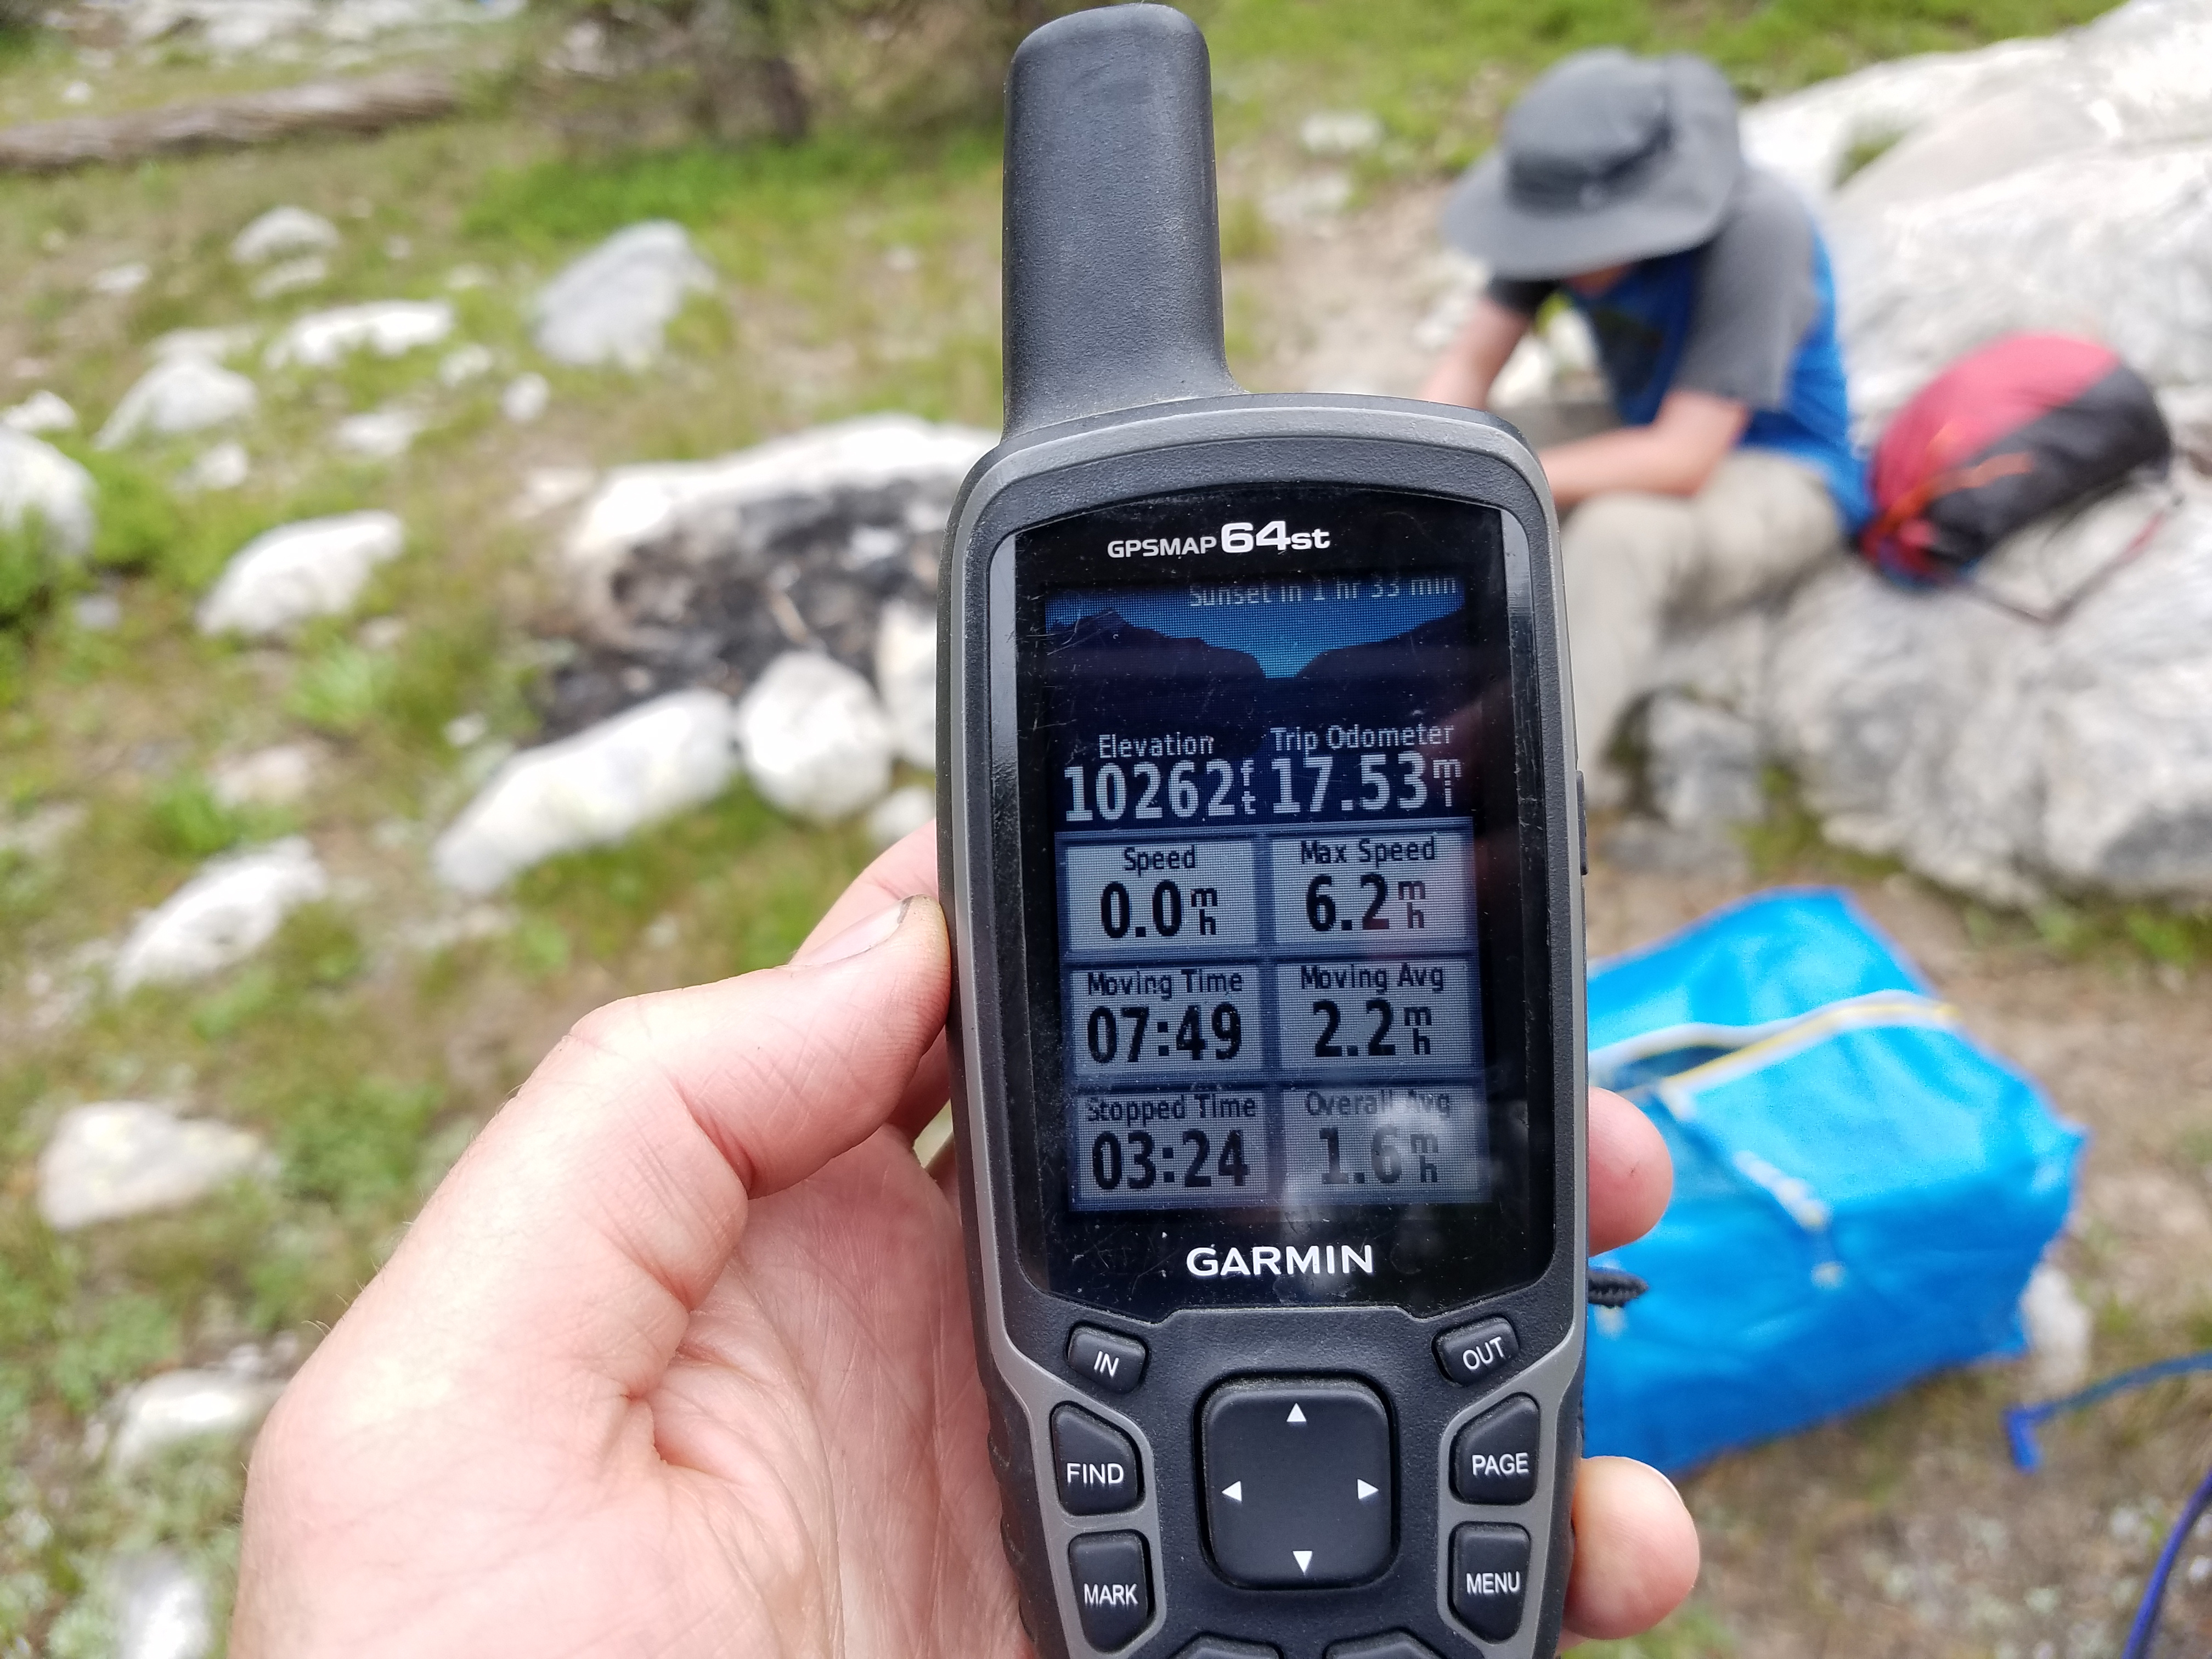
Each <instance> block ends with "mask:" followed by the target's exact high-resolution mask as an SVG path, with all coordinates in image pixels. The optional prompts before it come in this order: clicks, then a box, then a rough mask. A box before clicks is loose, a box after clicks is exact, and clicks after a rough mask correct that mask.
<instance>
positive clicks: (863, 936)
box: [791, 898, 914, 968]
mask: <svg viewBox="0 0 2212 1659" xmlns="http://www.w3.org/2000/svg"><path fill="white" fill-rule="evenodd" d="M913 905H914V901H913V900H912V899H910V898H906V899H901V900H900V901H899V902H897V903H896V904H894V905H892V906H891V907H890V908H889V909H888V910H878V911H877V912H876V914H875V915H872V916H864V917H862V918H861V919H860V921H856V922H854V924H853V925H852V926H851V927H848V928H847V929H846V930H845V931H844V932H843V933H836V934H832V935H831V936H830V937H829V938H828V939H824V940H823V941H822V943H821V944H819V945H816V946H814V947H813V948H812V949H811V950H807V951H800V952H799V954H798V955H797V956H795V957H793V958H792V959H791V965H792V966H793V967H794V968H819V967H820V966H822V965H823V963H829V962H843V961H845V960H846V959H847V958H848V957H857V956H859V955H860V952H861V951H872V950H874V949H875V948H876V946H877V945H881V944H882V943H883V942H884V940H885V939H889V938H890V936H891V935H892V934H893V933H896V932H898V930H899V923H901V922H902V921H905V920H906V913H907V911H908V909H910V908H913Z"/></svg>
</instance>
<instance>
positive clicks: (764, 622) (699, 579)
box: [552, 415, 993, 730]
mask: <svg viewBox="0 0 2212 1659" xmlns="http://www.w3.org/2000/svg"><path fill="white" fill-rule="evenodd" d="M992 442H993V439H992V437H991V435H990V434H988V433H985V432H980V431H976V430H974V429H972V428H965V427H946V426H933V425H931V424H929V423H927V422H923V421H919V420H916V419H915V418H913V417H912V416H903V415H877V416H866V417H865V418H863V419H860V420H854V421H847V422H842V423H840V424H837V425H834V426H826V427H821V428H816V429H815V430H813V431H810V432H803V433H799V434H797V435H794V436H792V437H787V438H779V439H776V440H775V441H771V442H769V443H764V444H762V445H760V446H758V447H756V448H753V449H748V450H744V451H742V452H740V453H737V454H734V455H729V456H726V457H724V458H722V459H720V460H713V461H699V462H684V463H676V464H669V465H651V466H630V467H622V468H618V469H617V470H616V471H613V472H611V473H610V474H609V475H608V476H607V477H606V478H605V480H603V481H602V482H601V483H600V485H599V489H597V490H596V491H595V492H594V493H593V494H592V496H591V498H590V500H589V501H587V502H586V504H585V506H584V507H583V509H582V511H581V512H580V513H579V514H578V515H577V518H576V521H575V524H574V528H573V530H572V531H571V532H570V534H569V536H568V541H567V544H566V545H565V546H564V547H563V548H562V552H561V556H562V563H563V566H564V574H565V576H566V580H567V586H568V589H569V592H570V595H571V604H572V608H573V610H574V612H575V613H576V615H577V617H579V619H580V627H581V630H582V634H583V640H584V644H585V646H586V650H585V651H584V653H582V654H581V655H580V657H579V658H578V659H577V660H576V661H574V663H572V664H570V665H568V666H567V667H565V668H563V669H562V671H560V672H559V673H558V674H557V675H556V678H555V681H554V688H553V699H552V723H553V726H554V727H555V729H556V730H561V729H574V728H575V727H577V726H582V725H584V724H586V723H588V722H590V721H592V720H601V719H604V718H605V717H606V716H607V715H608V714H611V713H613V712H615V711H616V710H617V709H619V708H623V707H625V706H626V705H628V704H629V703H632V702H637V701H639V700H640V699H641V698H643V697H646V696H653V695H654V694H655V693H657V692H659V691H664V690H669V689H671V687H675V686H682V685H707V686H711V687H713V688H714V689H715V690H720V691H722V692H724V693H726V694H727V695H731V696H736V695H739V694H741V693H743V692H744V690H745V689H746V687H748V686H749V685H750V684H752V683H753V681H754V680H755V679H756V678H757V677H758V676H759V675H760V673H761V672H762V671H763V670H764V669H765V668H766V667H767V666H768V665H769V663H770V662H771V661H773V660H774V659H775V658H776V657H778V656H780V655H781V654H782V653H784V652H787V651H789V650H792V649H793V648H800V649H810V650H818V651H823V652H826V653H828V654H829V655H830V656H832V657H834V658H836V659H837V660H838V661H840V662H842V663H843V664H844V665H846V666H847V667H848V668H852V669H854V670H856V671H860V672H862V673H866V672H870V671H872V670H873V669H874V667H875V665H876V647H877V641H878V624H879V621H880V617H881V614H882V611H883V609H884V605H887V604H889V603H891V602H894V601H896V602H899V603H903V604H907V605H912V606H914V607H915V608H916V609H918V610H931V609H933V607H934V605H935V604H936V588H937V561H938V556H939V550H940V549H941V547H942V545H943V542H944V538H945V518H946V515H947V514H948V513H950V511H951V505H952V500H953V497H954V496H955V495H957V493H958V490H959V488H960V483H961V480H962V479H963V477H965V476H966V475H967V472H968V471H969V468H970V467H972V466H973V465H975V462H976V460H977V459H979V458H980V457H981V455H982V454H983V453H984V452H985V451H986V450H987V449H988V448H989V447H991V444H992Z"/></svg>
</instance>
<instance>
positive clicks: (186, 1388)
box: [107, 1370, 283, 1474]
mask: <svg viewBox="0 0 2212 1659" xmlns="http://www.w3.org/2000/svg"><path fill="white" fill-rule="evenodd" d="M281 1393H283V1385H282V1384H281V1383H275V1382H271V1381H270V1380H269V1379H268V1378H266V1377H261V1376H251V1375H241V1374H240V1373H239V1372H237V1371H233V1370H183V1371H165V1372H163V1373H162V1374H161V1376H153V1377H149V1378H147V1380H146V1381H145V1382H143V1383H139V1384H138V1385H137V1387H136V1388H134V1389H130V1390H129V1391H128V1392H127V1393H125V1395H124V1396H123V1398H122V1399H121V1401H118V1407H117V1413H116V1415H117V1421H116V1425H115V1429H114V1432H113V1433H112V1435H111V1436H110V1437H109V1439H108V1442H107V1466H108V1468H111V1469H113V1470H115V1471H116V1472H118V1474H120V1473H122V1472H124V1471H126V1470H128V1469H131V1468H134V1467H136V1466H137V1465H138V1464H140V1463H143V1462H145V1461H146V1459H147V1458H149V1457H150V1456H153V1455H155V1454H156V1453H159V1452H161V1451H165V1450H167V1449H168V1448H169V1447H171V1446H179V1445H185V1444H188V1443H191V1442H193V1441H209V1440H213V1441H228V1442H236V1441H239V1440H241V1439H243V1438H245V1437H246V1436H247V1435H248V1434H251V1433H252V1431H253V1430H254V1429H255V1428H256V1427H258V1425H259V1424H260V1422H261V1419H263V1418H264V1417H266V1416H267V1415H268V1414H269V1408H270V1407H271V1406H273V1405H275V1404H276V1396H277V1395H279V1394H281Z"/></svg>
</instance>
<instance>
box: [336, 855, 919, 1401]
mask: <svg viewBox="0 0 2212 1659" xmlns="http://www.w3.org/2000/svg"><path fill="white" fill-rule="evenodd" d="M950 980H951V962H950V957H949V954H948V951H947V947H946V939H945V918H944V915H943V913H942V912H941V911H940V910H939V908H938V907H937V903H936V901H935V900H933V899H929V898H920V897H918V898H909V899H908V900H906V901H904V902H902V903H897V904H894V905H890V906H887V907H885V908H884V909H883V910H881V911H879V912H878V914H877V915H873V916H871V917H869V918H867V919H866V920H865V921H860V922H858V923H855V924H854V925H853V926H852V927H850V928H849V929H848V931H847V932H846V933H844V934H842V935H841V936H839V937H836V938H834V939H830V940H829V941H827V942H825V943H824V944H823V945H817V946H816V947H815V948H814V949H813V950H812V951H811V952H809V953H808V954H807V955H806V957H805V958H804V959H803V960H802V961H800V962H798V963H793V965H791V966H789V967H787V968H771V969H763V970H761V971H760V972H757V973H753V974H747V975H744V976H742V977H740V978H738V979H732V980H725V981H721V982H720V983H719V984H714V985H705V986H699V987H694V988H691V989H689V990H681V991H668V992H662V993H659V994H655V995H652V996H642V997H634V998H631V999H630V1000H627V1001H624V1002H617V1003H614V1004H611V1005H610V1006H607V1007H605V1008H602V1009H600V1010H599V1011H598V1012H596V1013H593V1014H591V1015H589V1016H587V1017H586V1018H584V1019H583V1020H582V1021H580V1023H579V1024H577V1025H576V1026H575V1028H574V1030H571V1031H570V1032H569V1034H568V1036H567V1037H566V1038H564V1039H563V1040H562V1042H561V1044H560V1046H559V1047H558V1048H556V1049H555V1050H554V1051H553V1053H552V1054H550V1055H549V1056H548V1057H547V1058H546V1060H545V1061H544V1063H543V1064H542V1065H541V1066H539V1067H538V1070H537V1072H536V1073H534V1074H533V1075H532V1077H531V1079H530V1080H529V1081H528V1082H526V1084H524V1085H523V1086H522V1088H521V1089H520V1091H518V1092H517V1094H516V1095H515V1097H514V1098H513V1100H512V1101H510V1102H509V1103H507V1106H506V1108H505V1109H502V1110H501V1112H500V1113H499V1115H497V1116H496V1117H495V1118H494V1119H493V1120H492V1121H491V1122H490V1124H489V1125H488V1126H487V1127H486V1128H485V1130H484V1132H483V1134H481V1135H479V1136H478V1137H477V1140H476V1143H475V1144H474V1145H473V1146H471V1147H470V1149H469V1151H468V1152H467V1154H466V1155H465V1157H464V1158H462V1160H461V1162H460V1163H459V1164H458V1165H457V1166H456V1167H455V1169H454V1170H453V1174H452V1175H451V1176H448V1177H447V1180H446V1182H445V1183H444V1184H443V1185H442V1186H441V1188H439V1189H438V1191H437V1193H436V1194H435V1195H434V1196H433V1198H432V1199H431V1200H430V1202H429V1204H428V1206H426V1208H425V1209H424V1210H423V1212H422V1217H421V1218H420V1219H419V1220H418V1221H417V1222H416V1225H415V1227H414V1229H413V1230H412V1231H410V1234H409V1235H408V1237H407V1239H406V1241H405V1243H403V1244H402V1245H401V1247H400V1249H398V1252H397V1253H396V1254H395V1255H393V1257H392V1261H391V1262H390V1263H389V1264H388V1265H387V1266H386V1269H385V1271H384V1272H383V1273H380V1274H379V1275H378V1277H377V1279H376V1280H375V1282H374V1283H373V1284H372V1285H370V1286H369V1287H368V1291H365V1292H364V1293H363V1294H362V1297H361V1298H360V1300H359V1302H357V1303H356V1305H355V1309H354V1310H353V1311H352V1312H351V1313H349V1315H348V1316H347V1317H346V1319H345V1321H343V1322H341V1324H340V1326H339V1328H338V1330H337V1332H336V1333H334V1334H333V1336H332V1339H331V1340H332V1342H333V1343H339V1342H341V1340H342V1339H344V1338H346V1337H347V1336H348V1335H349V1331H348V1329H347V1327H349V1326H353V1327H356V1328H362V1329H366V1328H375V1334H374V1337H373V1339H371V1340H370V1342H369V1346H370V1347H371V1348H372V1349H374V1348H379V1347H380V1348H381V1349H382V1350H383V1353H382V1354H381V1355H380V1356H379V1357H378V1359H377V1360H376V1361H374V1362H372V1363H379V1364H382V1365H389V1366H391V1367H392V1368H393V1369H394V1370H395V1371H396V1370H399V1369H402V1368H405V1367H407V1366H409V1365H410V1364H412V1365H414V1366H416V1367H418V1368H419V1367H421V1366H422V1364H424V1361H425V1358H426V1357H427V1358H429V1359H430V1361H431V1363H432V1366H433V1368H434V1369H437V1370H444V1371H445V1372H446V1373H447V1375H446V1378H445V1380H446V1381H447V1382H450V1381H452V1380H453V1377H452V1371H453V1366H454V1364H455V1363H458V1364H460V1365H461V1366H462V1367H464V1368H465V1369H475V1368H476V1367H477V1365H481V1366H482V1368H483V1370H484V1371H485V1372H486V1373H487V1375H486V1376H484V1377H483V1381H484V1382H485V1383H487V1384H491V1385H493V1386H496V1385H495V1384H494V1383H493V1382H492V1374H503V1375H506V1376H513V1377H515V1378H516V1379H517V1380H518V1381H520V1380H521V1379H522V1374H523V1373H524V1372H525V1371H526V1370H527V1369H528V1368H529V1367H531V1366H532V1364H540V1365H542V1364H549V1363H550V1364H556V1365H560V1366H565V1367H574V1368H578V1369H580V1370H584V1371H585V1372H586V1373H588V1374H590V1375H592V1376H600V1377H604V1378H605V1379H606V1380H607V1381H609V1382H611V1383H615V1384H617V1386H618V1387H619V1388H620V1389H622V1390H623V1392H624V1393H630V1392H634V1391H636V1390H639V1389H644V1388H647V1387H649V1386H651V1384H652V1383H654V1382H656V1381H657V1380H658V1379H659V1376H660V1374H661V1372H662V1371H663V1370H665V1368H666V1366H667V1364H668V1361H669V1359H670V1358H671V1356H672V1355H673V1354H674V1352H675V1350H676V1346H677V1344H678V1342H679V1341H680V1340H682V1338H683V1335H684V1328H685V1326H686V1324H687V1322H688V1320H689V1317H690V1312H691V1310H693V1309H694V1308H696V1306H698V1305H699V1304H700V1302H701V1301H702V1299H703V1298H704V1297H705V1296H706V1293H707V1291H708V1287H709V1286H711V1285H713V1284H714V1280H715V1279H716V1278H717V1277H718V1276H719V1275H720V1273H722V1271H723V1269H724V1268H725V1267H726V1266H727V1264H728V1262H729V1260H730V1257H731V1255H732V1252H733V1251H734V1250H735V1249H736V1248H737V1244H738V1238H739V1237H740V1236H741V1234H742V1233H743V1231H744V1225H745V1214H746V1209H747V1206H748V1205H749V1203H750V1200H753V1199H756V1198H758V1197H761V1196H763V1195H764V1194H769V1193H772V1192H775V1191H778V1190H780V1189H781V1188H785V1187H789V1186H792V1185H794V1184H796V1183H797V1182H802V1181H805V1179H806V1178H807V1177H808V1176H811V1175H812V1174H813V1173H814V1172H815V1171H816V1170H818V1169H820V1168H821V1167H822V1166H823V1164H827V1163H828V1162H829V1160H830V1159H832V1158H836V1157H837V1156H838V1155H839V1154H841V1153H842V1152H847V1151H848V1150H849V1149H851V1148H852V1147H854V1146H858V1145H859V1144H860V1142H861V1141H863V1140H865V1139H867V1138H868V1136H870V1135H871V1134H872V1133H875V1131H876V1130H877V1129H878V1128H879V1127H882V1125H883V1124H884V1121H885V1120H886V1119H887V1118H888V1117H889V1115H890V1113H891V1111H892V1109H894V1108H895V1107H896V1105H897V1103H898V1099H899V1094H900V1091H901V1089H902V1087H903V1086H904V1085H905V1084H906V1082H907V1080H908V1078H909V1077H911V1076H912V1075H913V1073H914V1070H915V1064H916V1062H917V1061H919V1060H921V1056H922V1055H923V1054H925V1053H926V1052H927V1050H928V1048H929V1047H930V1045H931V1043H932V1042H934V1041H935V1040H936V1038H937V1036H938V1035H939V1032H940V1031H942V1030H943V1029H944V1025H945V1000H946V997H947V995H948V992H949V987H950ZM344 1346H351V1345H350V1344H346V1345H344ZM426 1350H427V1355H426ZM356 1357H357V1358H362V1359H363V1360H369V1358H370V1355H369V1354H368V1352H362V1353H360V1354H357V1355H356ZM417 1374H418V1375H419V1374H420V1371H419V1370H418V1373H417ZM392 1380H393V1381H394V1382H395V1383H398V1377H397V1376H394V1377H393V1379H392ZM403 1386H404V1385H403ZM434 1386H435V1385H434Z"/></svg>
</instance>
